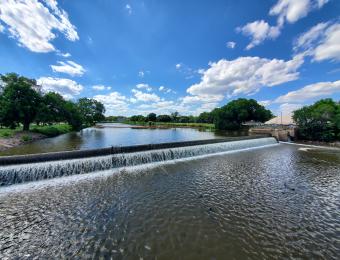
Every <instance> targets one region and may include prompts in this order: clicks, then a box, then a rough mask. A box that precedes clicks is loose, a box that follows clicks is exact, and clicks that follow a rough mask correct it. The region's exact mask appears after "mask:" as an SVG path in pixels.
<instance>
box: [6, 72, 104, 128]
mask: <svg viewBox="0 0 340 260" xmlns="http://www.w3.org/2000/svg"><path fill="white" fill-rule="evenodd" d="M0 79H1V80H0V84H1V85H0V126H6V127H10V128H11V129H15V128H16V127H17V126H19V125H23V130H25V131H27V130H29V128H30V125H31V124H32V123H34V122H35V123H36V124H37V125H40V124H43V125H46V124H48V125H52V124H56V123H65V122H67V123H68V124H69V125H70V126H71V127H72V129H74V130H79V129H81V128H82V127H86V126H91V125H93V124H95V123H96V122H99V121H103V120H104V119H105V117H104V112H105V108H104V105H103V104H102V103H100V102H98V101H96V100H94V99H88V98H81V99H79V101H78V102H77V103H74V102H72V101H66V100H65V99H64V98H63V97H62V96H61V95H60V94H57V93H53V92H49V93H42V92H41V89H40V87H39V86H37V84H36V81H35V80H33V79H28V78H25V77H22V76H19V75H17V74H15V73H9V74H6V75H0ZM35 129H37V128H35ZM46 131H47V133H46V134H47V135H56V134H57V133H58V132H60V128H58V127H57V128H50V129H49V130H46ZM63 131H64V130H62V131H61V132H63Z"/></svg>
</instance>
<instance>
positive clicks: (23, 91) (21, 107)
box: [1, 73, 42, 131]
mask: <svg viewBox="0 0 340 260" xmlns="http://www.w3.org/2000/svg"><path fill="white" fill-rule="evenodd" d="M1 81H2V82H3V83H2V85H4V87H3V88H2V95H1V96H2V97H1V117H2V121H3V124H4V125H6V126H10V127H12V128H13V127H15V125H17V124H18V123H21V124H22V125H23V130H24V131H28V130H29V128H30V124H31V123H32V122H33V121H34V120H35V117H36V115H37V113H38V109H39V107H40V105H41V100H42V98H41V95H40V94H39V93H38V91H37V90H38V86H37V84H36V81H35V80H33V79H28V78H25V77H22V76H19V75H17V74H15V73H9V74H6V75H1Z"/></svg>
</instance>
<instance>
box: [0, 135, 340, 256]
mask: <svg viewBox="0 0 340 260" xmlns="http://www.w3.org/2000/svg"><path fill="white" fill-rule="evenodd" d="M90 131H91V130H90ZM138 131H139V130H138ZM149 131H150V130H149ZM153 131H154V130H152V131H150V132H152V133H162V131H163V130H155V131H154V132H153ZM170 131H172V130H170ZM177 134H178V132H176V131H175V132H174V135H175V136H176V135H177ZM203 134H205V133H203ZM147 136H149V135H147ZM150 136H151V134H150ZM152 136H153V138H152V140H153V141H155V140H156V139H157V138H158V137H159V136H160V135H158V134H157V135H156V134H155V135H152ZM113 138H116V137H113ZM150 138H151V137H150ZM150 140H151V139H148V140H147V139H143V140H142V139H140V141H139V142H149V141H150ZM161 140H162V141H168V140H166V139H161ZM339 212H340V153H339V152H338V151H337V150H328V149H317V148H308V147H304V146H295V145H288V144H277V145H273V146H269V147H262V148H261V147H260V148H256V149H246V150H243V151H237V152H236V151H234V152H231V153H220V154H216V155H209V156H206V157H204V156H203V157H202V156H201V157H199V158H186V159H184V160H178V161H169V162H161V163H151V164H146V165H139V166H134V167H126V168H122V169H112V170H108V171H104V172H94V173H90V174H82V175H74V176H69V177H63V178H56V179H52V180H44V181H38V182H31V183H26V184H21V185H12V186H9V187H3V188H0V230H1V231H0V258H18V259H19V258H20V259H24V258H28V259H30V258H34V257H37V258H44V259H49V258H75V259H83V258H84V259H88V258H89V259H90V258H91V259H93V258H95V259H98V258H100V257H102V258H103V259H110V258H112V259H278V258H299V259H338V257H339V255H340V244H339V237H340V233H339V232H340V217H339Z"/></svg>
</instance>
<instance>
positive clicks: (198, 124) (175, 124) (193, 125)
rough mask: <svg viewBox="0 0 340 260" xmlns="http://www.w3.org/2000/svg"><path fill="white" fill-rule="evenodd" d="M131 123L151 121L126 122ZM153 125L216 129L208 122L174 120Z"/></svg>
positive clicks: (153, 124) (142, 123)
mask: <svg viewBox="0 0 340 260" xmlns="http://www.w3.org/2000/svg"><path fill="white" fill-rule="evenodd" d="M124 123H126V124H130V125H145V126H148V125H149V122H133V121H126V122H124ZM151 126H168V127H194V128H206V129H214V128H215V125H214V124H207V123H174V122H152V124H151Z"/></svg>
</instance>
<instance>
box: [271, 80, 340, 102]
mask: <svg viewBox="0 0 340 260" xmlns="http://www.w3.org/2000/svg"><path fill="white" fill-rule="evenodd" d="M334 93H340V80H338V81H333V82H318V83H315V84H311V85H308V86H305V87H303V88H301V89H298V90H295V91H291V92H288V93H287V94H285V95H282V96H280V97H278V98H276V99H275V100H274V101H273V102H274V103H297V102H298V103H302V102H305V101H309V100H313V99H319V98H322V97H329V96H331V95H332V94H334Z"/></svg>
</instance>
